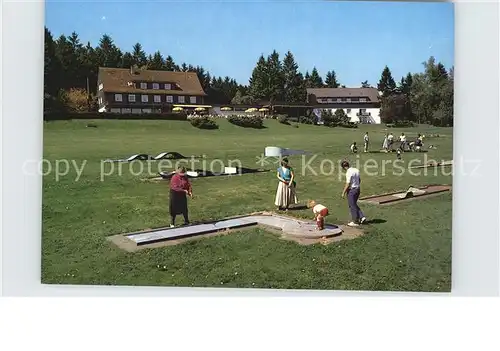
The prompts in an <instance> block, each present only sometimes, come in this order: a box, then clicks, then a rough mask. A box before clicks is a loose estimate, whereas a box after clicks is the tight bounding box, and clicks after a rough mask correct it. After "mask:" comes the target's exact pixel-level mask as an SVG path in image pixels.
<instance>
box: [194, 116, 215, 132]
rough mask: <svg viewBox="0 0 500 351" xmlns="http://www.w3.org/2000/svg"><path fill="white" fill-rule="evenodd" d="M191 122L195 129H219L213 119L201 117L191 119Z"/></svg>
mask: <svg viewBox="0 0 500 351" xmlns="http://www.w3.org/2000/svg"><path fill="white" fill-rule="evenodd" d="M189 122H190V123H191V125H192V126H193V127H196V128H199V129H218V128H219V126H218V125H217V123H216V122H215V120H214V119H213V118H210V117H206V116H201V117H191V118H190V119H189Z"/></svg>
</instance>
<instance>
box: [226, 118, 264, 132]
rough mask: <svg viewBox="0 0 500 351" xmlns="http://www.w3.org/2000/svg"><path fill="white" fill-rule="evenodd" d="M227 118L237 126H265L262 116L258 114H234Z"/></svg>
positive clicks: (258, 127)
mask: <svg viewBox="0 0 500 351" xmlns="http://www.w3.org/2000/svg"><path fill="white" fill-rule="evenodd" d="M227 120H228V121H229V122H230V123H232V124H234V125H236V126H239V127H244V128H257V129H260V128H263V127H264V123H263V120H262V118H261V117H258V116H251V115H250V116H246V115H242V116H237V115H232V116H228V117H227Z"/></svg>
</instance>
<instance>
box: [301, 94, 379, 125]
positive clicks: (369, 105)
mask: <svg viewBox="0 0 500 351" xmlns="http://www.w3.org/2000/svg"><path fill="white" fill-rule="evenodd" d="M379 96H380V94H379V92H378V90H377V89H376V88H308V89H307V100H308V103H309V105H312V106H313V107H314V113H315V114H316V115H318V117H319V114H320V112H321V111H322V110H330V111H331V112H332V113H335V111H336V110H338V109H343V110H344V112H345V113H346V114H347V116H349V118H350V121H351V122H354V123H364V124H380V123H381V120H380V101H379Z"/></svg>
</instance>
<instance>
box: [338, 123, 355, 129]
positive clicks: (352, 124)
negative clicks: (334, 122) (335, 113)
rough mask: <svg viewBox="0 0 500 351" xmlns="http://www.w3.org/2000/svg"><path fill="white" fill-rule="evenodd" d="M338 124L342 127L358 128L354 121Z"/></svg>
mask: <svg viewBox="0 0 500 351" xmlns="http://www.w3.org/2000/svg"><path fill="white" fill-rule="evenodd" d="M338 126H340V127H342V128H358V125H357V124H356V123H354V122H347V123H341V124H339V125H338Z"/></svg>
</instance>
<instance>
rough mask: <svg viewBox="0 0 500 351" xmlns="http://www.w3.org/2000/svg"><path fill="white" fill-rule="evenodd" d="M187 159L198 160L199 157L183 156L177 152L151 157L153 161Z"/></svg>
mask: <svg viewBox="0 0 500 351" xmlns="http://www.w3.org/2000/svg"><path fill="white" fill-rule="evenodd" d="M188 158H200V156H184V155H182V154H180V153H178V152H175V151H170V152H162V153H161V154H158V155H157V156H155V157H153V160H183V159H188Z"/></svg>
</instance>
